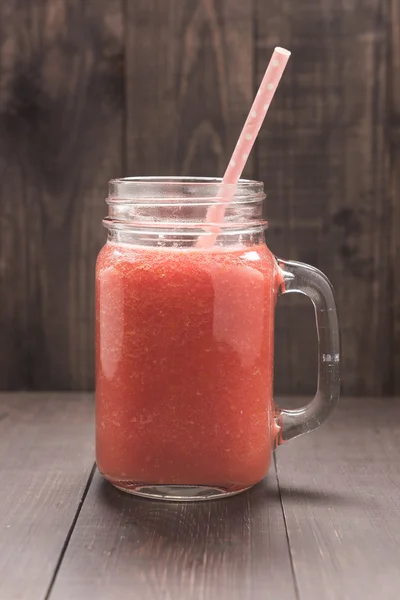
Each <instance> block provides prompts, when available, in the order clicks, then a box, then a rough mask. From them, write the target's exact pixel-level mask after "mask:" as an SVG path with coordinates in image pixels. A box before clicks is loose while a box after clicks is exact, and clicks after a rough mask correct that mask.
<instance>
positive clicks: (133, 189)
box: [106, 176, 266, 205]
mask: <svg viewBox="0 0 400 600" xmlns="http://www.w3.org/2000/svg"><path fill="white" fill-rule="evenodd" d="M223 190H226V191H227V192H228V194H229V196H230V201H231V202H232V203H233V204H242V203H243V204H247V203H250V202H260V201H263V200H264V199H265V197H266V196H265V193H264V184H263V183H262V182H261V181H255V180H252V179H239V181H238V182H237V183H236V184H235V183H223V182H222V178H221V177H189V176H159V177H121V178H119V179H111V180H110V181H109V184H108V197H107V198H106V202H107V203H108V204H114V203H116V204H117V203H122V202H129V203H135V204H139V203H141V202H144V203H149V202H150V203H155V204H162V203H167V204H168V203H173V204H179V203H181V204H182V205H186V204H195V203H196V202H200V203H204V202H208V203H215V202H218V201H221V202H226V200H224V199H223V198H222V196H223Z"/></svg>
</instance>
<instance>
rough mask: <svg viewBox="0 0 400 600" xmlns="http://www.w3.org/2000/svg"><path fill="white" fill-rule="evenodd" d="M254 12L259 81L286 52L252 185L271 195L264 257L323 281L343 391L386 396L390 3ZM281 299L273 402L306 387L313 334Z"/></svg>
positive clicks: (301, 306)
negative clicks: (337, 323)
mask: <svg viewBox="0 0 400 600" xmlns="http://www.w3.org/2000/svg"><path fill="white" fill-rule="evenodd" d="M255 5H256V13H255V24H256V25H255V27H256V63H257V64H256V69H257V79H258V80H260V79H261V76H262V73H263V71H264V69H265V65H266V64H267V62H268V60H269V57H270V54H271V51H272V48H273V47H274V45H277V44H279V45H283V46H285V47H288V48H290V50H292V57H291V59H290V61H289V65H288V68H287V72H285V76H284V77H283V79H282V83H281V85H280V86H279V90H278V92H277V95H276V98H275V99H274V102H273V104H272V106H271V110H270V113H269V115H268V119H267V121H266V123H265V127H263V129H262V130H261V134H260V137H259V142H258V150H257V176H258V178H260V179H262V180H264V181H265V182H266V186H267V190H268V193H269V202H268V203H267V214H268V218H269V220H270V231H269V241H270V245H271V248H272V249H273V250H274V251H275V252H276V253H277V254H279V255H282V256H283V258H292V259H297V260H302V261H304V262H308V263H310V264H312V265H314V266H316V267H319V268H320V269H322V270H323V271H325V272H326V273H327V275H328V276H329V277H330V279H331V280H332V282H333V284H334V286H335V289H336V293H337V300H338V305H339V311H340V317H341V325H342V333H343V349H344V353H343V361H344V364H343V375H344V376H343V390H344V393H347V394H351V393H357V394H364V395H366V394H381V393H383V392H389V391H390V392H391V393H393V386H392V385H391V384H390V378H391V377H392V375H393V368H394V366H393V358H392V357H393V355H392V353H391V350H390V343H388V342H389V340H390V339H391V326H392V321H391V313H390V311H388V309H387V307H388V304H389V303H390V302H389V301H390V300H391V297H390V277H391V268H390V264H391V261H390V245H391V241H390V240H391V236H392V220H391V213H392V203H391V202H395V198H393V199H392V200H391V198H390V195H389V178H388V164H389V144H388V139H387V115H388V113H387V107H388V98H387V90H388V87H389V85H390V80H389V78H388V77H389V75H388V62H387V60H388V57H389V55H390V50H389V45H390V36H389V27H390V2H386V0H366V1H364V2H347V1H345V0H339V1H338V0H302V1H301V2H299V1H298V0H270V1H268V2H265V0H256V2H255ZM290 300H292V302H293V307H292V308H290V305H289V300H288V301H287V305H286V306H285V310H284V311H283V310H282V311H281V314H280V315H279V320H278V326H277V339H278V342H279V343H280V344H281V346H282V351H280V353H279V355H278V357H277V368H276V384H277V389H278V391H279V393H292V394H293V393H299V390H304V391H311V389H310V388H311V387H312V388H314V387H315V377H314V373H315V360H314V355H315V351H314V348H315V333H314V326H313V315H312V311H311V308H310V306H309V305H308V304H307V302H306V301H305V300H303V301H301V300H300V299H298V300H297V301H294V299H290ZM371 339H373V340H374V341H373V343H371ZM305 350H306V351H305ZM310 356H311V358H310ZM288 373H290V376H289V377H288ZM389 388H390V389H389Z"/></svg>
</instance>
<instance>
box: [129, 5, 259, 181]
mask: <svg viewBox="0 0 400 600" xmlns="http://www.w3.org/2000/svg"><path fill="white" fill-rule="evenodd" d="M252 26H253V13H252V3H251V2H237V1H236V0H192V1H190V2H187V0H135V2H128V3H127V57H126V63H127V68H126V74H127V136H128V139H127V149H128V158H127V164H128V169H129V173H130V174H131V175H197V176H222V175H223V172H224V169H225V167H226V164H227V161H228V159H229V156H230V154H231V153H232V151H233V148H234V145H235V142H236V138H237V136H238V134H239V132H240V129H241V127H242V124H243V122H244V119H245V117H246V112H247V111H248V108H249V105H250V103H251V100H252V93H253V38H252ZM246 174H247V175H249V176H251V175H252V174H253V168H252V162H251V161H250V162H249V165H248V167H247V170H246Z"/></svg>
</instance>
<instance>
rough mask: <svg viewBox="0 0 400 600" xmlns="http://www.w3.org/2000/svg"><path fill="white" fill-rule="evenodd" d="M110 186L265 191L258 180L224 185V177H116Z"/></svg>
mask: <svg viewBox="0 0 400 600" xmlns="http://www.w3.org/2000/svg"><path fill="white" fill-rule="evenodd" d="M108 183H109V185H118V184H124V183H129V184H131V185H132V184H141V183H144V184H146V185H152V184H153V185H159V184H160V183H163V184H168V185H181V184H182V183H183V184H190V183H192V184H194V185H201V186H207V185H208V186H210V185H223V186H224V187H229V188H231V187H238V186H239V187H243V188H249V187H256V188H260V191H263V189H264V183H263V182H262V181H258V180H257V179H242V178H240V179H239V181H238V182H237V183H224V184H223V183H222V177H195V176H190V175H157V176H137V177H116V178H114V179H110V180H109V182H108Z"/></svg>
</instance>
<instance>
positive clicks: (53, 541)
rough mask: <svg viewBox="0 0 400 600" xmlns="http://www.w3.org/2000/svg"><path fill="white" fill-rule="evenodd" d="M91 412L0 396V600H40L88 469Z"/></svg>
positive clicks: (55, 399) (86, 407)
mask: <svg viewBox="0 0 400 600" xmlns="http://www.w3.org/2000/svg"><path fill="white" fill-rule="evenodd" d="M93 458H94V456H93V404H92V400H91V396H90V395H89V396H88V395H83V394H76V395H74V396H71V395H68V394H0V490H1V494H0V598H1V600H43V599H44V598H45V595H46V593H47V590H48V588H49V586H50V584H51V580H52V577H53V575H54V572H55V569H56V567H57V563H58V561H59V558H60V556H61V553H62V551H63V547H64V544H65V541H66V539H67V536H68V534H69V530H70V528H71V527H72V525H73V522H74V518H75V515H76V512H77V510H78V508H79V505H80V502H81V500H82V498H83V495H84V491H85V487H86V485H87V483H88V479H89V476H90V473H91V470H92V467H93Z"/></svg>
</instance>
